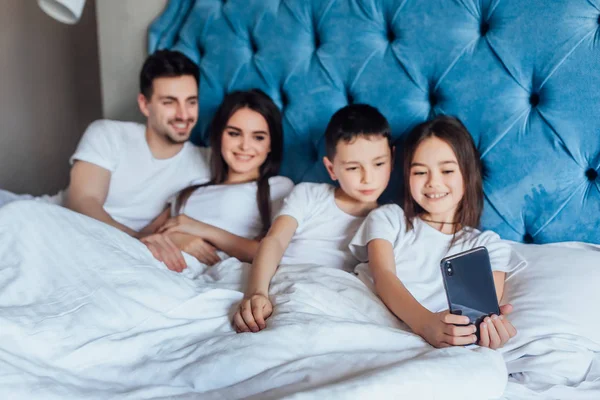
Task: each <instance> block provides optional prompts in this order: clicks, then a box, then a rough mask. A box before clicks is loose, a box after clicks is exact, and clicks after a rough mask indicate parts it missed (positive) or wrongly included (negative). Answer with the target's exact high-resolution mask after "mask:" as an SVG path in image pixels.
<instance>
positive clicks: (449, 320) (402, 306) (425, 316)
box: [368, 239, 476, 347]
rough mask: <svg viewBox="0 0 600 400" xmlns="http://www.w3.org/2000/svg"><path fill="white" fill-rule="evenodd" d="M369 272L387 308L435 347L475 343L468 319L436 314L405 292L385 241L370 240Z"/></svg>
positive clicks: (446, 312)
mask: <svg viewBox="0 0 600 400" xmlns="http://www.w3.org/2000/svg"><path fill="white" fill-rule="evenodd" d="M368 252H369V268H370V270H371V273H372V274H373V279H374V281H375V291H376V292H377V295H379V297H380V298H381V300H383V302H384V303H385V305H386V306H387V307H388V308H389V309H390V311H392V312H393V313H394V314H395V315H396V316H397V317H398V318H399V319H401V320H402V321H404V322H405V323H406V324H407V325H408V326H409V327H410V328H411V329H412V330H413V332H415V333H416V334H417V335H419V336H421V337H422V338H423V339H425V340H426V341H427V342H429V343H430V344H431V345H432V346H435V347H447V346H452V345H466V344H471V343H474V342H475V340H476V337H475V326H474V325H468V326H456V325H455V324H468V323H469V318H468V317H465V316H459V315H453V314H450V313H448V311H444V312H441V313H433V312H431V311H429V310H428V309H426V308H425V307H423V306H422V305H421V304H420V303H419V302H418V301H417V300H416V299H415V298H414V297H413V296H412V294H411V293H410V292H409V291H408V289H406V287H405V286H404V284H403V283H402V282H401V281H400V279H398V277H397V275H396V262H395V260H394V249H393V246H392V244H391V243H390V242H388V241H387V240H384V239H375V240H371V241H370V242H369V244H368Z"/></svg>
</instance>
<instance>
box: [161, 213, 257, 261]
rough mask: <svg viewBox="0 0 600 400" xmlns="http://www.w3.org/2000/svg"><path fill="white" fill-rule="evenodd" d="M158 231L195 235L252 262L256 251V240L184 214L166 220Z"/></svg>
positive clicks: (239, 258)
mask: <svg viewBox="0 0 600 400" xmlns="http://www.w3.org/2000/svg"><path fill="white" fill-rule="evenodd" d="M159 232H161V233H167V234H171V233H176V232H178V233H186V234H188V235H193V236H197V237H199V238H201V239H203V240H204V241H206V242H209V243H211V244H212V245H213V246H215V247H216V248H217V249H219V250H221V251H223V252H225V253H227V254H228V255H230V256H232V257H235V258H237V259H238V260H240V261H245V262H252V260H253V259H254V257H255V256H256V252H257V251H258V244H259V241H258V240H255V239H248V238H245V237H241V236H238V235H234V234H233V233H231V232H228V231H226V230H224V229H221V228H217V227H216V226H213V225H209V224H205V223H204V222H201V221H197V220H195V219H193V218H190V217H188V216H187V215H184V214H182V215H178V216H177V217H174V218H171V219H169V220H168V221H166V222H165V223H164V224H163V225H162V227H161V228H160V230H159Z"/></svg>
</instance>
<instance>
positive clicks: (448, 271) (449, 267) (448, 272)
mask: <svg viewBox="0 0 600 400" xmlns="http://www.w3.org/2000/svg"><path fill="white" fill-rule="evenodd" d="M445 268H446V275H448V276H452V275H453V274H454V269H453V268H452V263H450V261H448V262H447V263H446V265H445Z"/></svg>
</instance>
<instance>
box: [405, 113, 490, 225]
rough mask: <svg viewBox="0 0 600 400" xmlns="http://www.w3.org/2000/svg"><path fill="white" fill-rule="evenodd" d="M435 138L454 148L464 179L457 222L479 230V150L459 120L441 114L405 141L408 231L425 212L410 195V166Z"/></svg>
mask: <svg viewBox="0 0 600 400" xmlns="http://www.w3.org/2000/svg"><path fill="white" fill-rule="evenodd" d="M431 137H437V138H438V139H441V140H443V141H444V142H446V143H447V144H448V145H449V146H450V147H451V148H452V151H454V154H455V155H456V160H457V161H458V167H459V168H460V172H461V174H462V176H463V184H464V189H465V190H464V195H463V198H462V200H461V201H460V203H459V205H458V208H457V210H456V215H455V216H454V223H455V224H457V225H456V226H458V227H461V228H478V227H479V222H480V220H481V213H482V212H483V183H482V181H483V178H482V164H481V159H480V157H479V151H477V147H476V146H475V142H473V138H472V137H471V134H470V133H469V131H468V130H467V128H466V127H465V126H464V125H463V123H462V122H461V121H460V120H459V119H458V118H455V117H451V116H444V115H441V116H438V117H435V118H434V119H432V120H430V121H427V122H423V123H422V124H420V125H417V126H416V127H415V128H414V129H413V130H412V131H411V132H410V133H409V134H408V136H407V137H406V140H405V142H404V165H403V167H404V171H403V172H404V189H403V190H404V207H403V208H404V215H405V218H406V226H407V229H412V228H413V220H414V218H416V217H418V216H419V215H421V214H423V213H424V212H425V210H424V209H423V208H422V207H421V206H420V205H419V204H418V203H417V202H416V201H415V200H414V199H413V198H412V195H411V193H410V166H411V163H412V161H413V157H414V155H415V152H416V151H417V148H418V147H419V145H420V144H421V143H422V142H423V141H424V140H426V139H429V138H431ZM455 233H456V232H455Z"/></svg>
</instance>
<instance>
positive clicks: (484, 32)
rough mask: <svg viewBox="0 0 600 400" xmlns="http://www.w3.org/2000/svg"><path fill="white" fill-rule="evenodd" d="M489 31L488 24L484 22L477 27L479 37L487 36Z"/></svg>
mask: <svg viewBox="0 0 600 400" xmlns="http://www.w3.org/2000/svg"><path fill="white" fill-rule="evenodd" d="M489 30H490V24H489V23H487V22H486V21H484V22H482V23H481V25H479V34H480V35H481V36H485V35H487V33H488V32H489Z"/></svg>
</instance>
